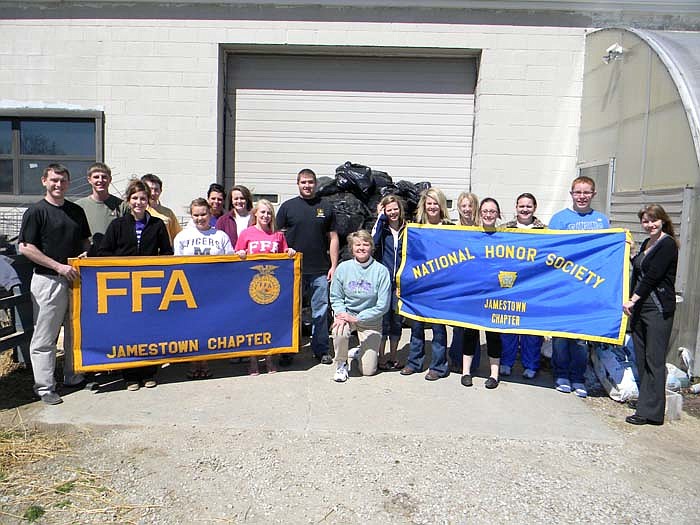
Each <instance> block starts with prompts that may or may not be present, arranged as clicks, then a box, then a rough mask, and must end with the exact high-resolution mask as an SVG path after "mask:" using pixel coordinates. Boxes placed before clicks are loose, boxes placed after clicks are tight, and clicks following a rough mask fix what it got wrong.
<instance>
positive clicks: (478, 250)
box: [398, 224, 629, 344]
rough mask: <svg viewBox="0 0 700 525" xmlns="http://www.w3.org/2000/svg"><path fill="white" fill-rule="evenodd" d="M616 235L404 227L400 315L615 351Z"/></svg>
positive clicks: (618, 331) (621, 320) (618, 315)
mask: <svg viewBox="0 0 700 525" xmlns="http://www.w3.org/2000/svg"><path fill="white" fill-rule="evenodd" d="M625 240H626V234H625V232H624V230H622V229H608V230H596V231H588V232H586V231H576V232H568V231H554V230H516V229H512V230H510V229H509V230H502V231H493V232H487V231H484V230H483V229H481V228H476V227H462V226H428V225H419V224H409V225H408V227H407V228H406V239H405V242H404V243H403V263H402V265H401V268H400V270H399V274H400V275H399V277H398V295H399V313H401V314H402V315H404V316H406V317H409V318H411V319H416V320H419V321H426V322H435V323H441V324H449V325H454V326H464V327H469V328H480V329H485V330H490V331H494V332H509V333H519V334H534V335H554V336H560V337H568V338H583V339H588V340H591V341H601V342H607V343H613V344H621V343H622V339H623V336H624V333H625V327H626V317H625V316H624V314H623V312H622V303H623V300H624V299H626V298H627V296H628V291H629V290H628V273H629V264H628V261H629V247H628V245H627V243H626V242H625Z"/></svg>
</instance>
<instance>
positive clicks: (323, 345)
mask: <svg viewBox="0 0 700 525" xmlns="http://www.w3.org/2000/svg"><path fill="white" fill-rule="evenodd" d="M303 286H304V287H303V293H304V296H305V297H308V296H309V295H310V300H311V350H312V351H313V353H314V355H315V356H316V357H321V356H322V355H324V354H327V353H328V343H329V339H328V279H326V274H325V273H323V274H312V275H304V276H303Z"/></svg>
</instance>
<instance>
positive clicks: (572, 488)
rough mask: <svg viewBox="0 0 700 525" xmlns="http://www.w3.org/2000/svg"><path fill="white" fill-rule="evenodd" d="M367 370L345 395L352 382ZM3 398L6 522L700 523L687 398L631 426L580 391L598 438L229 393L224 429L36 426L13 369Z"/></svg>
mask: <svg viewBox="0 0 700 525" xmlns="http://www.w3.org/2000/svg"><path fill="white" fill-rule="evenodd" d="M238 366H240V367H241V369H242V370H243V369H244V367H245V364H241V365H238ZM316 366H317V367H321V366H322V365H316ZM314 370H315V369H312V370H310V373H313V372H314ZM326 370H329V369H328V368H325V369H323V371H324V372H325V371H326ZM241 374H244V372H241ZM256 379H257V378H256ZM275 379H277V378H275ZM367 379H370V380H376V379H375V378H367ZM452 379H454V383H455V384H458V378H456V377H455V378H452V377H451V378H448V380H452ZM230 380H231V381H236V380H238V378H237V377H232V378H230ZM227 381H228V379H227ZM361 381H362V379H360V380H358V381H354V382H353V381H352V380H351V381H350V382H349V383H348V384H347V385H342V386H340V387H339V388H344V390H343V394H342V395H353V396H354V395H356V393H358V392H359V393H360V394H361V387H362V382H361ZM444 381H447V380H444ZM423 383H426V382H425V381H423ZM426 384H427V383H426ZM419 386H422V383H420V384H419ZM345 387H347V388H345ZM159 388H160V387H159ZM351 388H352V389H356V390H350V389H351ZM156 390H157V389H156ZM163 392H164V391H163ZM339 392H340V391H339ZM455 392H456V394H459V393H460V392H461V390H455ZM108 395H109V394H108ZM140 399H141V398H138V397H134V400H140ZM360 399H361V397H360ZM0 400H2V401H1V403H2V404H1V405H0V407H1V409H0V523H7V524H14V523H27V522H28V521H33V522H35V523H46V524H64V523H80V524H83V523H86V524H87V523H138V524H151V523H157V524H171V523H178V522H180V523H188V524H189V523H212V524H213V523H338V524H340V523H350V524H354V523H357V524H360V523H363V524H364V523H415V524H428V523H523V522H525V523H551V522H552V521H554V520H556V521H558V522H572V523H574V522H575V523H579V522H584V521H585V522H589V523H606V524H607V523H654V524H657V523H669V524H670V523H675V524H678V523H687V524H696V523H698V522H700V483H698V472H700V454H698V452H700V433H699V431H700V419H698V412H699V411H698V405H699V404H700V403H699V400H698V396H693V395H690V396H686V399H685V407H686V409H689V410H688V411H687V412H685V413H684V414H683V417H682V419H681V420H680V421H674V422H671V423H669V424H666V425H664V426H663V427H632V426H630V425H627V424H625V423H624V416H625V415H628V414H629V413H631V411H630V410H629V408H627V407H626V406H625V405H620V404H617V403H615V402H613V401H611V400H610V399H608V398H607V397H603V396H591V397H589V398H588V399H587V400H585V401H581V402H582V403H585V407H584V408H585V409H586V410H588V411H590V412H591V413H592V414H593V416H594V418H595V420H596V421H597V422H599V424H601V425H602V426H604V427H605V431H606V432H609V433H611V434H612V435H613V436H614V438H613V439H609V440H605V441H603V442H594V441H576V440H572V441H569V442H566V441H561V440H552V439H548V437H547V436H546V435H543V436H541V437H540V438H537V439H512V438H509V437H508V435H507V434H506V435H503V436H491V437H485V436H483V435H478V434H476V433H474V432H472V431H471V430H470V428H468V427H467V428H458V429H455V430H454V431H453V432H414V431H412V430H411V429H410V428H408V427H407V428H406V431H405V432H402V431H399V432H396V431H391V432H388V431H386V430H385V429H384V428H382V425H381V424H379V425H377V426H376V427H375V428H374V429H369V430H363V431H354V430H353V429H352V428H343V427H342V425H340V426H339V427H338V428H337V429H336V430H322V431H320V430H313V431H298V430H289V429H277V428H276V423H275V421H276V417H275V410H274V407H268V406H264V405H261V406H260V407H259V410H260V411H267V412H269V414H270V415H269V418H262V419H261V420H262V421H263V422H264V424H262V425H260V426H259V427H257V428H254V427H251V426H249V425H248V426H244V425H238V424H237V423H236V420H235V418H236V417H237V415H238V412H237V408H236V407H234V406H232V407H231V422H230V424H228V425H227V426H226V428H222V427H220V426H207V425H201V424H196V423H194V422H193V423H192V424H189V425H183V424H180V423H170V424H168V423H162V422H160V421H159V422H157V423H156V422H155V419H154V424H152V425H149V424H146V425H144V424H138V425H136V424H130V422H129V421H124V424H120V425H84V424H80V425H60V426H56V425H46V424H37V423H36V421H35V420H34V419H33V418H34V417H35V415H36V413H37V404H36V403H30V401H31V400H32V398H31V376H30V374H29V373H28V372H27V371H26V370H21V369H15V370H11V371H9V372H8V371H7V370H6V373H5V375H4V377H1V378H0ZM135 402H138V401H135ZM401 402H402V401H401V399H400V398H397V399H395V401H393V403H395V404H394V405H392V404H391V403H389V404H387V403H385V402H382V403H372V402H371V400H370V401H368V400H364V402H363V404H362V405H358V410H368V411H370V412H372V413H373V414H376V412H378V411H379V412H380V413H381V412H382V411H384V413H386V414H389V412H390V411H395V410H396V408H397V404H400V403H401ZM328 403H329V404H331V405H332V400H329V402H328ZM172 410H173V411H177V410H178V407H177V406H173V408H172ZM435 410H440V407H435ZM539 410H543V411H546V410H547V407H542V408H541V409H539ZM337 416H338V418H342V417H343V414H338V415H337ZM425 417H430V414H426V415H425ZM494 417H504V416H503V415H500V416H499V415H497V414H494ZM506 417H507V416H506ZM380 419H381V418H380ZM173 421H175V418H173ZM178 421H179V420H178Z"/></svg>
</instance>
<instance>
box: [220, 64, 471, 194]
mask: <svg viewBox="0 0 700 525" xmlns="http://www.w3.org/2000/svg"><path fill="white" fill-rule="evenodd" d="M227 77H228V78H227V93H228V97H227V98H228V100H229V105H230V106H232V107H234V108H235V113H234V115H235V130H234V138H233V141H234V155H235V159H234V165H233V167H234V173H233V174H231V175H232V176H233V177H235V181H236V183H238V184H245V185H246V186H249V187H250V188H251V189H254V191H255V193H276V194H279V195H280V200H281V201H282V200H285V199H286V198H289V197H291V196H294V195H296V194H297V188H296V185H295V175H296V173H297V172H298V171H299V170H300V169H302V168H305V167H309V168H312V169H313V170H314V171H316V173H317V174H318V175H319V176H322V175H328V176H331V175H333V174H334V172H335V167H336V166H338V165H339V164H342V163H343V162H345V161H347V160H350V161H352V162H357V163H361V164H366V165H369V166H371V167H373V168H375V169H379V170H383V171H386V172H388V173H389V174H390V175H391V176H392V177H393V178H394V179H395V180H398V179H408V180H413V181H419V180H431V181H432V182H433V184H434V185H436V186H439V187H441V188H442V189H444V190H445V191H446V193H447V194H448V198H450V197H451V198H454V197H456V196H457V194H458V193H459V192H460V191H462V190H463V189H464V188H465V187H468V181H469V175H470V158H471V154H472V152H471V148H472V135H473V120H474V89H475V85H476V61H475V59H473V58H463V59H460V58H430V59H425V58H398V57H391V58H378V57H328V56H293V55H290V56H271V55H232V56H230V57H229V60H228V75H227ZM231 102H233V104H232V103H231ZM231 175H229V174H227V176H229V177H231ZM230 182H232V181H230V180H227V183H228V184H230Z"/></svg>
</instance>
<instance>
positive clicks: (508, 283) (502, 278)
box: [498, 272, 518, 288]
mask: <svg viewBox="0 0 700 525" xmlns="http://www.w3.org/2000/svg"><path fill="white" fill-rule="evenodd" d="M516 277H518V272H498V284H500V285H501V288H513V285H514V284H515V279H516Z"/></svg>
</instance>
